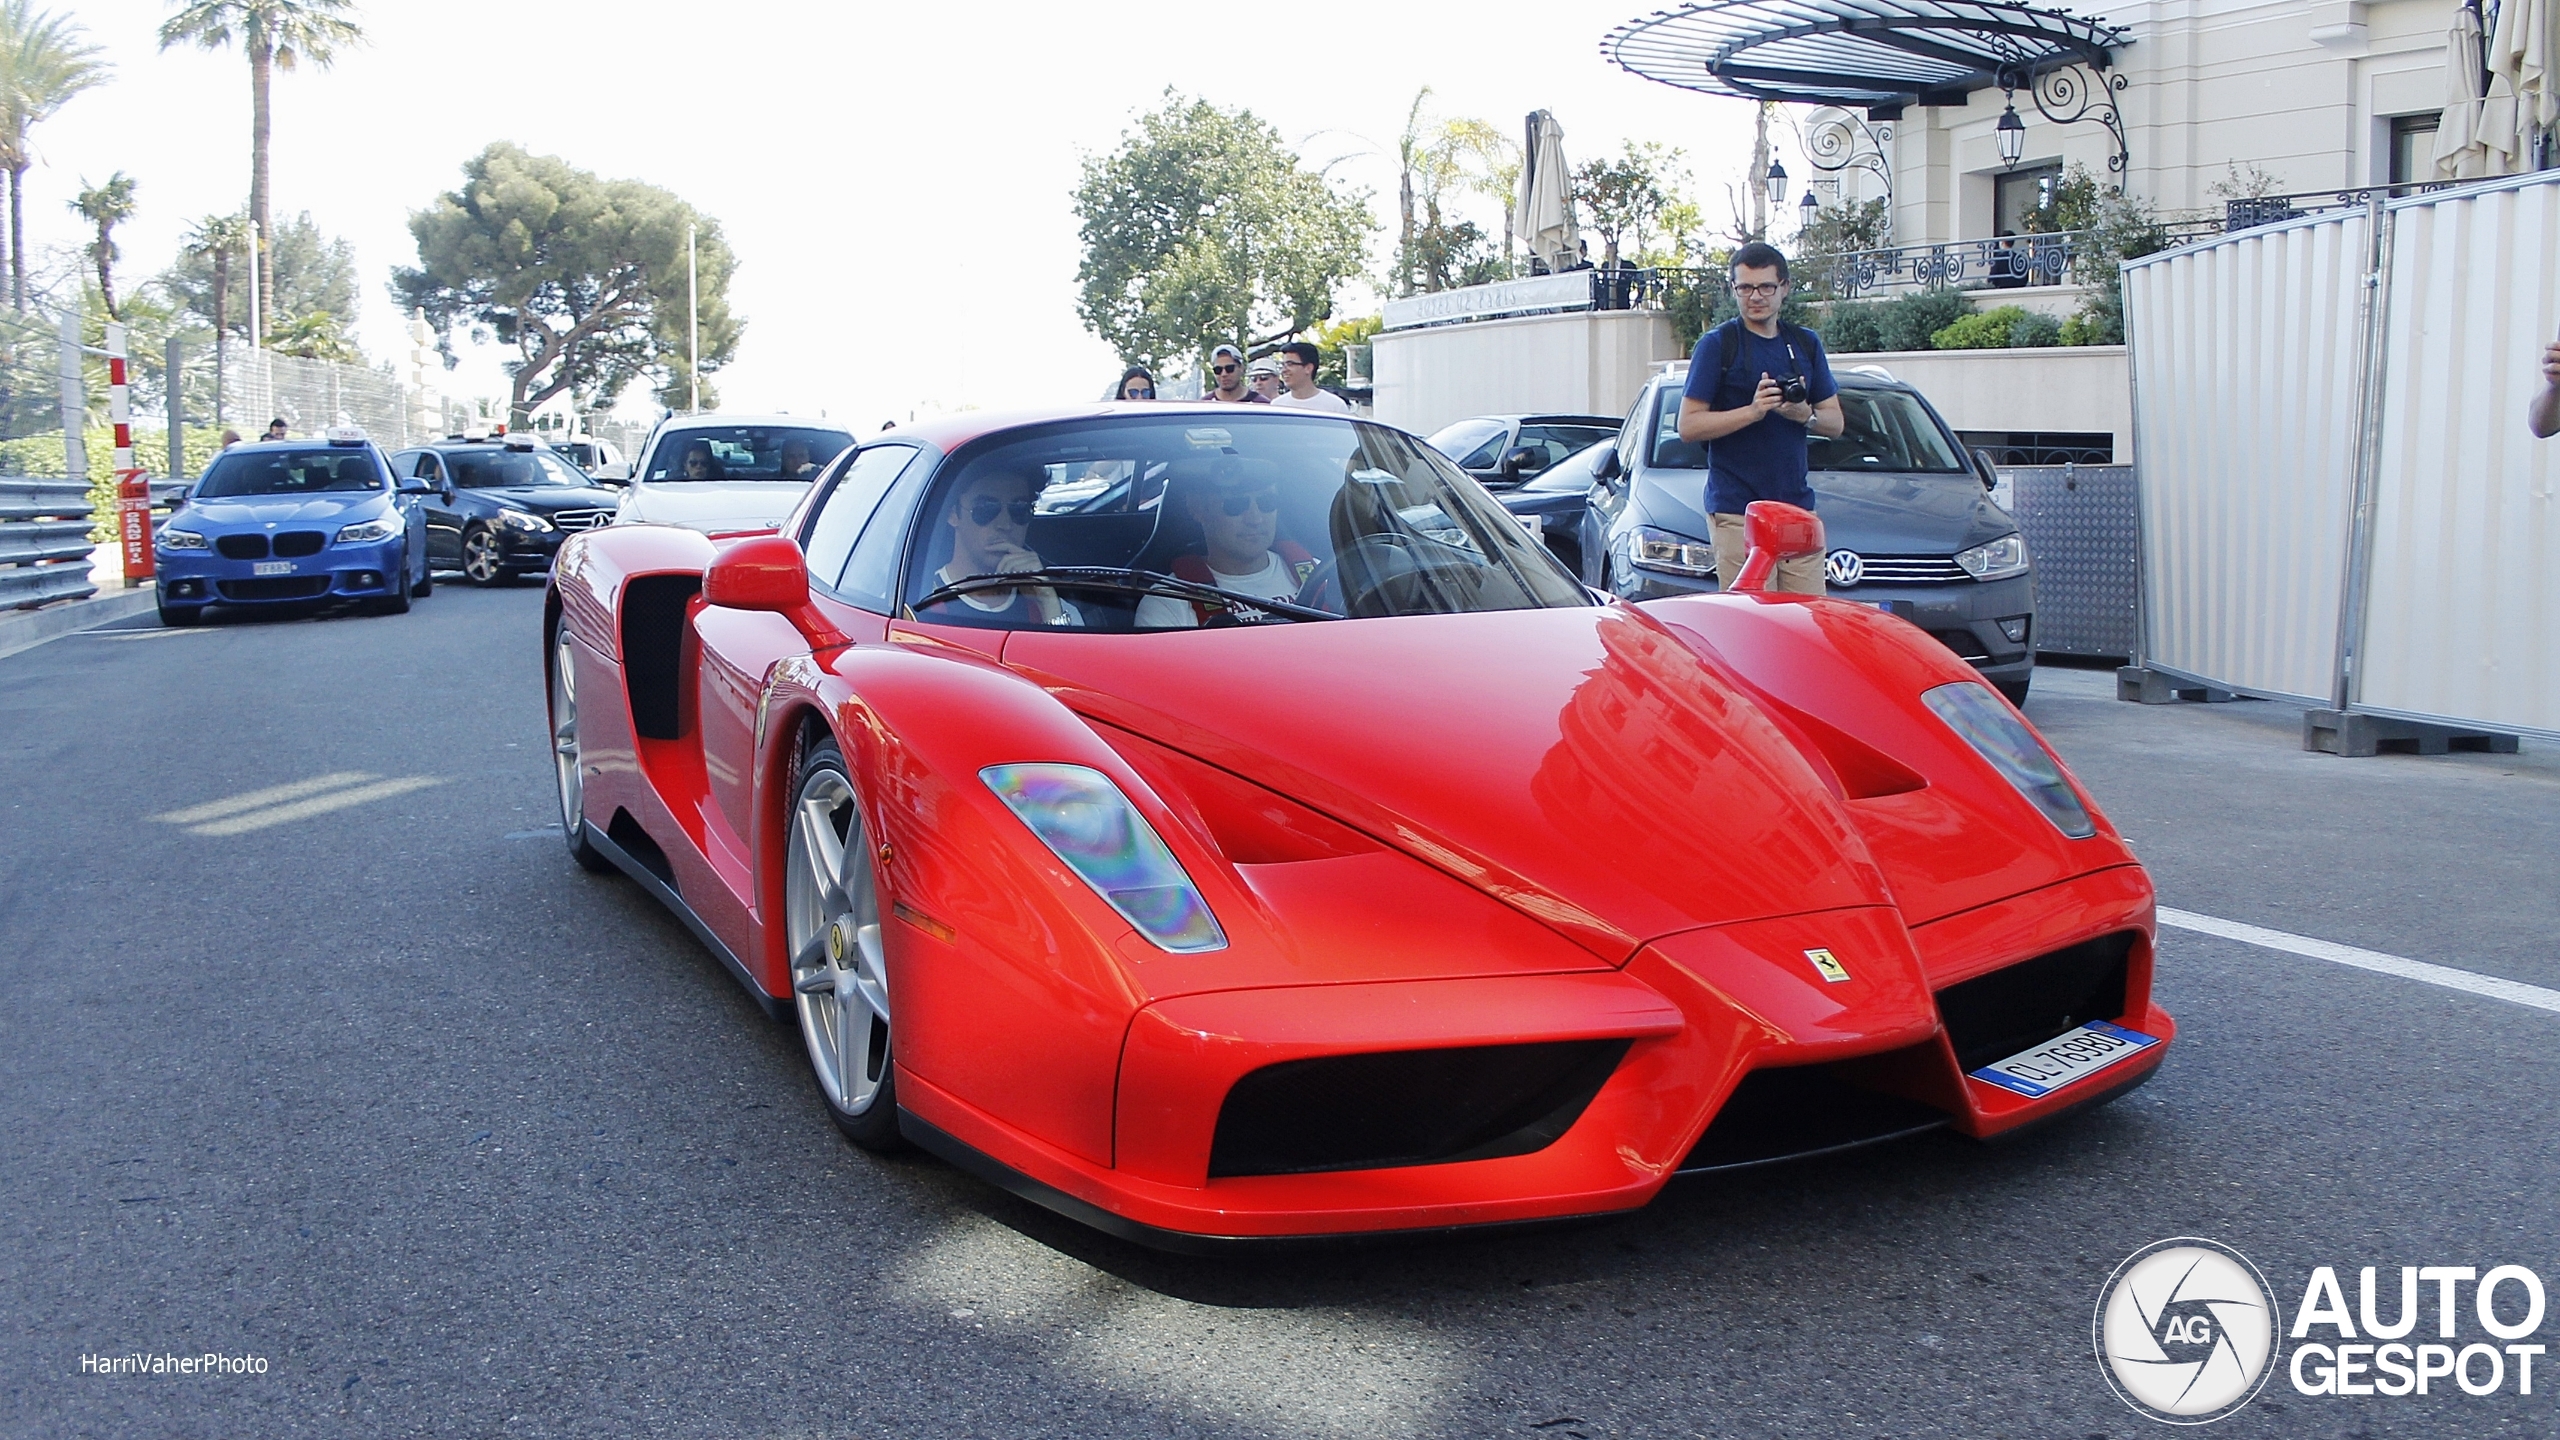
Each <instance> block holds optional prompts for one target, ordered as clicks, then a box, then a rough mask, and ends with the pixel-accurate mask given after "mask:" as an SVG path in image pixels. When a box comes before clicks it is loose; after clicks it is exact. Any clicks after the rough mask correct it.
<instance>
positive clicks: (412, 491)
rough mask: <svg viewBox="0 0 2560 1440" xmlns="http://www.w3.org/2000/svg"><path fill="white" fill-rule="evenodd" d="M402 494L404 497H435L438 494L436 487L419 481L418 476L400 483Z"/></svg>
mask: <svg viewBox="0 0 2560 1440" xmlns="http://www.w3.org/2000/svg"><path fill="white" fill-rule="evenodd" d="M400 493H401V494H403V495H433V494H434V493H436V487H434V486H433V485H430V484H428V483H427V482H426V481H424V480H420V479H418V478H417V477H416V476H411V477H410V478H408V479H406V480H403V481H401V482H400Z"/></svg>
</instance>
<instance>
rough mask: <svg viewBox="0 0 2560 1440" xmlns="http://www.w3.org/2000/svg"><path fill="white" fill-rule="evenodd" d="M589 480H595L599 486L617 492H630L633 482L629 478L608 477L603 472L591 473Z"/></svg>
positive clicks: (619, 476)
mask: <svg viewBox="0 0 2560 1440" xmlns="http://www.w3.org/2000/svg"><path fill="white" fill-rule="evenodd" d="M587 478H588V479H590V480H593V481H594V482H596V483H597V484H599V485H603V486H607V487H610V488H612V489H615V490H628V489H630V488H631V481H630V479H629V478H628V477H627V476H622V475H607V474H604V473H603V472H601V471H597V472H593V473H590V474H589V475H588V476H587Z"/></svg>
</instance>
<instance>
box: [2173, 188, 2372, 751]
mask: <svg viewBox="0 0 2560 1440" xmlns="http://www.w3.org/2000/svg"><path fill="white" fill-rule="evenodd" d="M2370 244H2371V227H2370V225H2369V223H2368V221H2367V219H2366V216H2365V214H2364V213H2363V212H2361V211H2352V212H2345V213H2341V214H2331V215H2323V216H2319V217H2316V218H2312V219H2307V220H2302V221H2297V222H2293V223H2290V224H2284V225H2274V226H2268V227H2265V228H2262V229H2256V230H2249V231H2245V232H2242V233H2240V234H2237V235H2230V236H2225V237H2223V238H2221V239H2219V240H2215V241H2210V242H2206V243H2202V244H2197V245H2192V246H2187V247H2184V248H2181V249H2177V250H2171V251H2167V252H2164V253H2162V254H2160V255H2157V256H2152V257H2146V258H2145V259H2142V260H2138V261H2135V262H2132V263H2131V264H2129V265H2128V266H2127V267H2126V269H2125V328H2126V331H2127V335H2128V340H2129V344H2130V350H2131V365H2132V374H2133V398H2134V421H2133V423H2134V435H2135V445H2134V450H2135V453H2136V454H2138V455H2140V456H2141V457H2142V467H2141V468H2142V485H2141V509H2140V514H2141V522H2142V546H2143V581H2144V583H2143V604H2142V643H2141V651H2142V656H2141V658H2142V660H2143V663H2145V664H2147V665H2152V666H2155V667H2157V668H2159V669H2163V670H2167V671H2171V672H2174V673H2178V674H2183V675H2187V676H2191V677H2194V678H2196V679H2198V680H2201V681H2210V682H2211V683H2213V684H2214V685H2216V686H2219V687H2223V688H2227V689H2232V690H2238V691H2243V692H2247V693H2251V694H2258V695H2268V696H2281V697H2285V698H2288V699H2296V700H2301V701H2303V702H2305V703H2309V704H2317V705H2325V704H2327V703H2328V697H2329V695H2330V692H2331V688H2332V685H2333V682H2334V679H2335V675H2336V669H2337V641H2338V616H2339V605H2340V593H2341V589H2342V581H2343V579H2344V576H2345V555H2346V548H2347V529H2348V520H2349V513H2350V509H2351V504H2352V494H2353V476H2354V462H2355V453H2356V426H2357V398H2358V392H2359V387H2360V376H2359V373H2358V368H2357V352H2358V347H2359V342H2360V338H2361V331H2360V328H2359V318H2360V305H2361V299H2362V293H2363V280H2364V273H2365V268H2366V265H2367V262H2368V249H2369V246H2370Z"/></svg>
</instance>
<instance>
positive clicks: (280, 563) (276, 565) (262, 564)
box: [249, 560, 293, 575]
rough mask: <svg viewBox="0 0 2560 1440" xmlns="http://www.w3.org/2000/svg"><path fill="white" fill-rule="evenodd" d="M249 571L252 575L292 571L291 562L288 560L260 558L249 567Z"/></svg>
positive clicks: (289, 572) (280, 573)
mask: <svg viewBox="0 0 2560 1440" xmlns="http://www.w3.org/2000/svg"><path fill="white" fill-rule="evenodd" d="M249 573H250V574H252V575H290V574H292V573H293V562H292V561H290V560H261V561H259V562H258V563H257V564H255V565H252V566H250V567H249Z"/></svg>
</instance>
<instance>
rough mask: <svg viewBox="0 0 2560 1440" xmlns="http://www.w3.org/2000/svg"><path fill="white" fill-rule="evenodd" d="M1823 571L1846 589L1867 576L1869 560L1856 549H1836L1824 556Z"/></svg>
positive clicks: (1831, 579) (1825, 575)
mask: <svg viewBox="0 0 2560 1440" xmlns="http://www.w3.org/2000/svg"><path fill="white" fill-rule="evenodd" d="M1822 573H1823V576H1824V578H1826V579H1828V580H1829V581H1830V582H1831V583H1832V584H1834V585H1837V586H1839V587H1841V588H1842V589H1844V590H1845V589H1847V588H1848V587H1849V586H1852V585H1855V584H1857V583H1858V582H1859V581H1860V580H1861V579H1864V578H1865V577H1866V573H1867V560H1866V557H1865V556H1863V555H1860V554H1859V553H1858V552H1857V551H1855V550H1834V551H1832V552H1831V553H1830V554H1828V555H1826V556H1824V557H1822Z"/></svg>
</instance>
